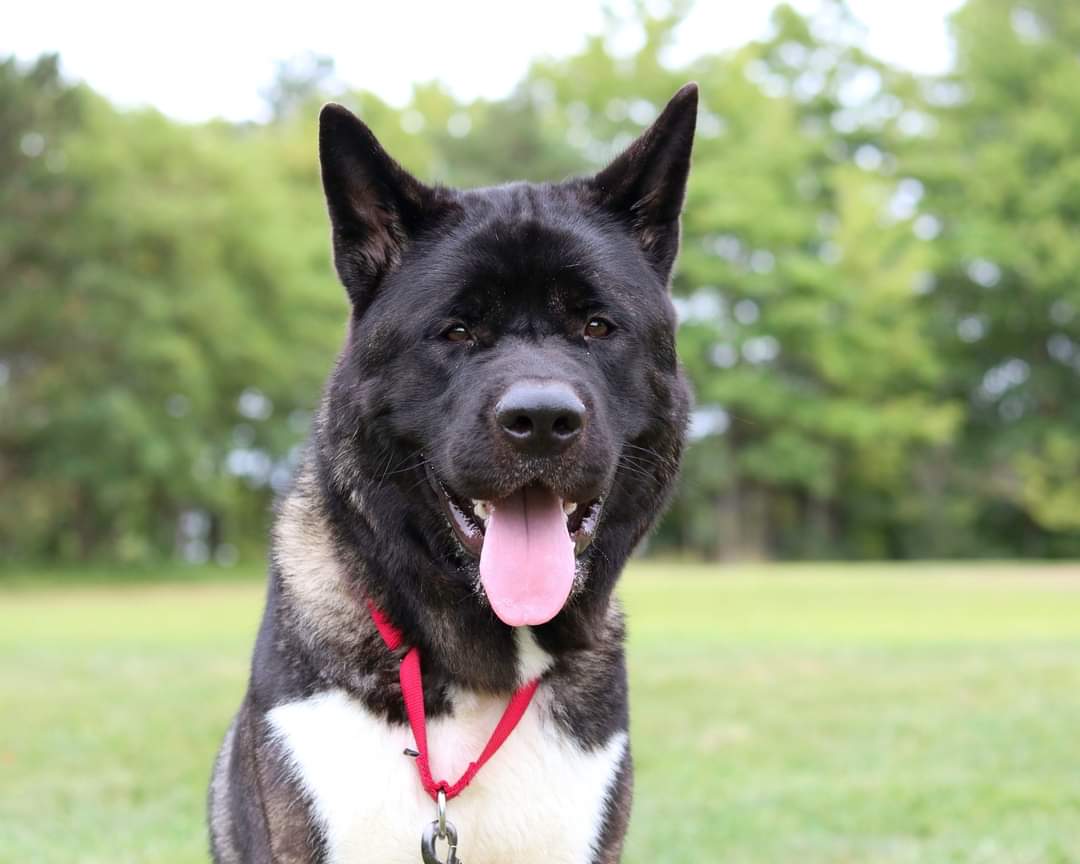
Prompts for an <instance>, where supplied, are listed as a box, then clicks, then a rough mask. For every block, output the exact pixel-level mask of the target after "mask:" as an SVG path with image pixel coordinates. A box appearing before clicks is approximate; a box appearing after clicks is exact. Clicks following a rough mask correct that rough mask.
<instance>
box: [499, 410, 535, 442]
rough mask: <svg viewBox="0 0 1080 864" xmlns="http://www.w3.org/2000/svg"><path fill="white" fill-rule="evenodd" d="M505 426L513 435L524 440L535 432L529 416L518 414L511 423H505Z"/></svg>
mask: <svg viewBox="0 0 1080 864" xmlns="http://www.w3.org/2000/svg"><path fill="white" fill-rule="evenodd" d="M503 426H504V428H505V429H506V431H507V432H509V433H510V434H511V435H517V436H519V437H522V438H523V437H525V436H526V435H531V434H532V431H533V422H532V420H531V419H530V418H529V416H528V415H527V414H518V415H516V416H515V417H513V418H512V419H511V420H510V422H509V423H504V424H503Z"/></svg>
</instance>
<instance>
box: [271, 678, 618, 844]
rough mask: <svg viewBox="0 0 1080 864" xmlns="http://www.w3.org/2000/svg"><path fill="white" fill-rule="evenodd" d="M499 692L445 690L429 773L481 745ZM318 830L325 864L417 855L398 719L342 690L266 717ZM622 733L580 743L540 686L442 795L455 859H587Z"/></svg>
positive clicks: (429, 811)
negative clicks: (501, 739) (472, 771)
mask: <svg viewBox="0 0 1080 864" xmlns="http://www.w3.org/2000/svg"><path fill="white" fill-rule="evenodd" d="M504 707H505V700H502V699H495V698H490V697H482V696H477V695H475V694H471V693H457V694H454V714H453V716H452V717H441V718H436V719H432V720H429V721H428V747H429V750H430V760H431V768H432V774H433V776H435V777H436V778H438V779H446V780H448V781H450V782H453V781H455V780H456V779H457V778H458V777H459V776H460V775H461V774H462V773H464V771H465V770H466V768H467V767H468V765H469V762H471V761H472V760H474V759H475V758H476V757H477V756H478V755H479V754H480V752H481V750H482V749H483V747H484V744H485V743H486V742H487V739H488V736H489V735H490V734H491V731H492V729H494V728H495V725H496V723H498V721H499V717H500V715H501V714H502V711H503V708H504ZM267 721H268V723H269V724H270V727H271V731H272V733H273V735H274V736H275V737H276V738H277V739H278V740H279V741H280V742H281V743H282V745H283V746H284V749H285V751H286V753H287V754H288V758H289V760H290V763H291V770H292V771H293V772H294V773H295V776H296V777H297V779H298V780H299V781H300V783H301V785H302V786H303V787H304V789H305V790H306V791H307V793H308V795H309V796H310V798H311V800H312V802H313V807H314V810H315V815H316V818H317V819H318V820H319V821H320V823H321V825H322V828H323V830H324V832H325V835H326V840H327V849H328V853H329V855H328V858H329V864H361V862H368V861H379V862H385V864H416V862H417V861H419V858H420V854H419V847H420V835H421V833H422V832H423V830H424V828H425V827H426V826H427V824H428V823H430V822H431V820H432V819H433V817H434V812H435V808H434V804H433V803H432V801H431V799H430V798H429V797H428V796H427V794H426V793H425V792H424V791H423V789H422V788H421V787H420V782H419V780H418V778H417V773H416V768H415V765H414V764H413V763H412V761H411V760H410V758H409V757H407V756H405V755H404V752H403V751H404V750H405V748H406V747H411V746H413V740H412V733H411V731H410V730H409V729H408V727H407V726H397V725H391V724H388V723H386V722H385V721H383V720H382V719H380V718H378V717H375V716H374V715H372V714H371V713H370V712H369V711H367V709H366V708H364V707H363V705H362V704H361V703H359V702H357V701H356V700H354V699H352V698H350V697H349V696H348V695H347V694H345V693H344V692H342V691H336V690H334V691H327V692H323V693H319V694H316V695H315V696H312V697H310V698H308V699H304V700H301V701H297V702H291V703H287V704H284V705H280V706H278V707H276V708H274V709H273V710H272V711H271V712H270V713H269V714H268V717H267ZM626 746H627V740H626V735H625V733H620V734H617V735H614V736H612V738H611V739H609V741H608V742H607V743H606V744H605V745H604V746H603V747H600V748H598V749H594V750H586V749H584V748H582V747H581V746H579V745H578V744H577V742H576V741H574V740H573V739H572V738H570V737H568V736H567V735H566V733H565V732H564V731H563V730H562V729H561V728H560V727H559V726H558V724H557V723H555V722H554V720H553V719H552V717H551V715H550V711H549V709H548V702H547V699H546V698H545V693H544V688H543V687H541V689H540V690H539V691H538V692H537V695H536V698H535V699H534V701H533V704H532V705H531V706H530V707H529V709H528V711H527V712H526V713H525V715H524V716H523V717H522V719H521V722H520V723H519V725H518V727H517V728H516V729H515V731H514V733H513V734H512V735H511V736H510V738H509V739H508V740H507V741H506V743H505V744H504V745H503V747H502V748H501V749H500V750H499V752H498V753H496V754H495V756H494V757H493V758H492V759H491V760H490V761H489V762H488V763H487V764H486V765H485V766H484V767H483V769H482V770H481V771H480V773H479V774H478V775H477V776H476V778H475V779H474V780H473V782H472V784H471V785H470V786H469V787H468V788H467V789H466V790H465V791H464V792H462V793H461V795H460V796H459V797H457V798H455V799H453V800H452V801H451V802H450V803H449V806H448V814H449V819H450V821H451V822H453V823H454V825H455V826H456V828H457V831H458V835H459V845H458V856H459V858H461V860H462V861H464V862H465V864H500V862H506V861H514V862H517V864H533V862H535V864H540V862H552V864H588V862H590V861H591V860H592V859H593V852H594V847H595V844H596V842H597V838H598V837H599V833H600V828H601V825H602V823H603V819H604V814H605V805H606V799H607V796H608V793H609V791H610V789H611V787H612V785H613V783H614V780H615V777H616V775H617V773H618V770H619V767H620V764H621V762H622V760H623V757H624V755H625V752H626Z"/></svg>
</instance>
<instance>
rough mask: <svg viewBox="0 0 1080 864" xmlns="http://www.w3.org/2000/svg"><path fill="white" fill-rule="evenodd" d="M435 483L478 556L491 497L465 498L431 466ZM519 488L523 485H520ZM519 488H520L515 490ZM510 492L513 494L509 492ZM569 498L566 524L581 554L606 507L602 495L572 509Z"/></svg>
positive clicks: (466, 545)
mask: <svg viewBox="0 0 1080 864" xmlns="http://www.w3.org/2000/svg"><path fill="white" fill-rule="evenodd" d="M428 471H429V476H430V479H431V484H432V486H434V487H435V491H436V494H437V496H438V498H439V500H440V501H441V502H442V505H443V510H444V511H445V514H446V516H447V521H448V522H449V523H450V527H451V528H452V529H453V531H454V535H455V536H456V537H457V540H458V542H459V543H460V544H461V547H462V548H463V549H464V550H465V551H466V552H467V553H468V554H469V555H470V556H472V557H473V558H479V557H480V552H481V550H482V549H483V547H484V528H485V523H486V522H487V519H488V517H489V516H490V513H491V508H492V503H491V501H487V500H481V499H474V498H463V497H462V496H460V495H457V494H456V493H455V492H453V491H452V490H451V489H450V487H449V486H447V485H446V483H444V482H443V481H442V480H441V479H440V478H439V476H438V475H437V474H435V472H434V471H432V470H431V469H430V468H429V469H428ZM519 488H520V487H519ZM513 491H517V490H513ZM507 494H512V492H511V493H507ZM570 503H572V502H569V501H567V502H566V505H565V506H564V512H565V513H566V528H567V531H568V532H569V533H570V539H572V540H573V541H574V554H575V555H580V554H581V553H582V552H584V551H585V550H586V549H587V548H588V547H589V544H590V543H592V541H593V538H594V537H595V536H596V529H597V527H598V524H599V521H600V513H601V510H602V509H603V504H604V499H603V496H597V497H595V498H593V499H591V500H589V501H585V502H582V503H577V504H575V506H574V507H573V509H572V510H571V509H570V508H569V506H568V505H569V504H570Z"/></svg>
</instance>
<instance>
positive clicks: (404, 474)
mask: <svg viewBox="0 0 1080 864" xmlns="http://www.w3.org/2000/svg"><path fill="white" fill-rule="evenodd" d="M696 106H697V90H696V87H694V86H693V85H688V86H687V87H685V88H683V89H682V90H680V91H679V93H678V94H676V96H675V97H674V98H673V99H672V100H671V102H670V103H669V105H668V106H667V108H666V109H665V110H664V112H663V113H662V114H661V116H660V117H659V119H658V120H657V121H656V123H655V124H654V125H653V126H652V127H651V128H650V129H649V130H648V131H646V132H645V133H644V134H643V135H642V136H641V138H640V139H638V141H636V142H635V143H634V144H633V145H631V146H630V148H629V149H628V150H627V151H626V152H624V153H623V154H622V155H621V156H619V157H618V158H617V159H616V160H615V161H614V162H613V163H612V164H611V165H610V166H609V167H608V168H606V169H605V170H604V171H602V172H601V173H600V174H598V175H596V176H595V177H592V178H585V179H574V180H570V181H566V182H564V183H554V184H541V185H534V184H526V183H517V184H510V185H506V186H499V187H494V188H487V189H476V190H467V191H459V190H451V189H444V188H431V187H428V186H426V185H424V184H423V183H421V182H420V181H418V180H416V179H415V178H413V177H412V176H410V175H409V174H408V173H407V172H406V171H405V170H404V169H403V168H401V166H399V165H398V164H397V163H395V162H394V161H393V160H392V159H391V158H390V157H389V156H388V155H387V154H386V153H385V152H384V151H383V149H382V148H381V147H380V145H379V144H378V142H377V141H376V139H375V137H374V136H373V135H372V133H371V131H370V130H369V129H368V128H367V127H366V126H365V125H364V124H363V123H362V122H360V121H359V120H358V119H357V118H356V117H354V116H353V115H352V114H351V113H349V112H348V111H347V110H346V109H344V108H342V107H340V106H337V105H328V106H326V108H324V109H323V112H322V115H321V118H320V127H319V151H320V159H321V162H322V172H323V185H324V188H325V192H326V198H327V203H328V210H329V213H330V219H331V224H332V236H333V249H334V261H335V264H336V268H337V271H338V274H339V276H340V278H341V281H342V282H343V284H344V286H345V288H346V290H347V292H348V295H349V298H350V301H351V303H352V314H351V318H350V322H349V328H348V334H347V337H346V341H345V346H344V348H343V350H342V352H341V355H340V357H339V359H338V362H337V365H336V367H335V369H334V370H333V373H332V374H331V377H330V380H329V383H328V385H327V389H326V393H325V396H324V401H323V407H322V410H321V412H320V415H319V418H318V420H317V422H316V424H315V428H314V430H313V433H312V440H311V445H310V447H309V450H308V455H307V458H306V460H305V465H304V468H303V469H302V471H301V474H300V478H299V480H298V484H299V486H298V489H297V490H294V492H293V493H292V495H291V496H289V498H288V499H287V500H286V501H285V502H284V504H283V505H282V507H283V513H282V515H280V516H279V521H278V526H279V528H278V532H277V534H276V537H275V544H274V554H273V562H272V566H271V574H270V587H269V595H268V602H267V608H266V614H265V617H264V621H263V625H262V628H261V630H260V633H259V638H258V642H257V646H256V652H255V658H254V662H253V668H252V678H251V684H250V688H249V694H248V698H247V701H246V702H245V705H244V707H243V709H242V710H241V713H240V715H239V716H238V718H237V724H239V725H238V726H237V729H238V731H237V733H236V734H235V735H234V736H233V740H232V751H233V755H232V759H231V760H230V763H231V764H230V765H229V766H226V768H227V769H228V772H229V775H230V777H231V778H232V783H231V784H230V786H229V789H230V792H229V795H228V796H227V798H228V804H227V805H225V806H226V807H227V809H229V810H230V811H233V812H232V815H229V814H226V815H225V816H220V814H219V821H222V822H223V823H228V824H229V825H231V826H232V827H231V829H230V830H232V832H233V834H234V835H235V836H234V840H233V842H232V844H231V845H232V847H233V848H234V849H241V850H255V851H242V852H241V853H240V855H239V857H235V856H233V857H230V856H229V855H228V854H226V853H225V852H223V851H222V848H221V845H220V843H219V842H218V841H217V839H215V841H214V848H215V856H216V860H218V861H221V862H226V861H233V860H239V861H262V860H268V859H266V858H265V856H264V855H263V854H262V853H261V852H259V851H258V850H259V849H261V848H270V846H271V845H272V844H273V838H271V837H267V836H264V833H261V832H266V831H268V830H270V829H267V828H266V827H265V826H263V827H262V828H259V827H258V825H256V824H254V822H255V821H257V820H255V819H254V816H253V815H252V814H253V813H255V814H257V813H258V808H256V807H254V805H253V804H252V803H251V800H250V799H251V797H252V795H254V794H256V792H257V791H258V789H259V786H258V784H254V785H253V784H252V783H251V782H247V781H245V779H244V778H249V779H250V778H251V777H257V776H258V774H259V772H260V771H262V772H266V771H270V775H268V776H272V777H277V776H278V775H275V774H273V771H272V770H271V769H270V768H267V767H262V765H260V764H259V763H260V760H261V761H262V763H263V764H269V763H270V762H273V760H274V756H275V754H274V745H273V744H272V743H271V742H269V741H268V740H266V738H265V733H260V731H259V729H260V728H261V727H260V726H259V724H258V723H257V722H253V718H256V719H257V718H261V717H262V716H265V713H266V712H267V711H268V710H270V709H271V708H272V707H273V706H274V705H277V704H281V703H283V702H286V701H289V700H292V699H296V698H300V697H303V696H307V695H311V694H313V693H317V692H319V691H321V690H325V689H327V688H331V687H334V688H343V689H345V690H347V691H348V692H350V693H352V694H353V695H354V696H356V697H357V698H358V699H360V700H362V701H363V702H364V703H365V705H366V706H367V707H368V708H369V709H370V710H371V711H373V712H376V713H377V714H379V715H382V716H385V717H387V718H388V719H389V720H391V722H404V716H403V709H402V704H401V696H400V691H399V689H398V685H397V658H396V657H392V656H390V654H389V652H387V650H386V649H385V647H384V646H383V645H382V643H381V641H380V640H379V638H378V635H377V634H376V633H375V631H374V629H373V628H372V626H371V623H370V620H369V617H368V614H367V611H366V608H365V600H366V598H371V599H373V600H374V601H375V602H376V603H377V604H378V605H379V606H380V607H381V608H382V609H383V610H384V611H385V613H386V614H387V615H388V616H389V617H390V619H391V620H392V621H393V622H394V623H395V624H396V625H397V626H398V627H399V628H400V629H401V630H402V631H403V632H404V633H405V634H406V637H407V640H408V642H409V643H410V644H412V645H417V646H419V648H420V650H421V653H422V656H423V663H424V683H425V689H426V696H427V699H428V705H427V710H428V713H429V715H431V716H438V715H439V714H445V713H448V712H452V710H453V708H452V705H451V704H449V702H448V701H447V699H446V693H447V690H448V688H449V686H450V685H451V684H453V685H456V686H459V687H465V688H470V689H474V690H478V691H484V692H492V693H509V692H510V691H512V690H513V688H514V687H515V686H516V685H517V684H518V683H519V682H518V680H517V675H518V672H517V665H516V659H517V658H516V648H515V642H514V638H513V631H512V629H511V628H510V627H508V626H507V625H505V624H503V623H502V622H501V621H500V620H499V619H498V618H497V617H496V616H495V614H494V613H493V612H492V610H491V609H490V607H489V606H488V605H487V603H486V602H485V599H484V596H483V594H482V592H480V591H478V590H477V587H476V586H477V580H478V571H477V563H476V560H475V558H474V557H473V556H472V555H470V554H469V553H468V552H467V551H466V549H465V548H464V547H463V546H462V544H461V543H459V542H458V540H457V538H456V536H455V534H454V532H453V531H452V530H451V527H450V525H449V523H448V520H447V517H446V509H445V506H446V505H445V501H444V500H442V493H441V492H440V488H441V486H445V488H446V489H448V490H450V492H451V493H452V494H453V495H455V496H457V497H459V498H460V499H464V500H468V499H484V500H490V499H497V498H500V497H502V496H505V495H507V494H509V493H510V492H512V491H514V490H516V489H518V488H520V487H521V486H523V485H525V484H528V483H540V484H543V485H546V486H548V487H549V488H551V489H552V490H553V491H555V492H556V493H557V494H558V495H559V496H560V497H562V498H563V499H565V500H572V501H578V502H586V501H591V500H593V499H597V498H601V499H602V501H603V509H602V511H601V518H600V523H599V527H598V530H597V532H596V534H595V537H594V539H593V541H592V543H591V545H589V546H588V547H587V548H586V549H585V550H584V552H583V553H582V554H581V556H580V566H579V571H580V573H582V574H583V576H582V577H580V578H579V584H578V585H577V586H576V590H575V592H574V593H573V594H572V596H571V598H570V600H569V601H568V603H567V605H566V607H565V608H564V609H563V611H562V612H561V613H560V614H559V615H558V616H557V617H556V618H554V619H553V620H552V621H550V622H549V623H547V624H543V625H540V626H538V627H535V628H534V634H535V636H536V638H537V641H538V642H539V644H540V645H541V647H543V648H544V649H545V650H546V651H547V652H548V653H550V654H551V655H552V656H553V657H554V658H555V664H554V666H553V667H552V668H551V669H550V670H549V672H548V673H547V675H546V676H545V686H547V687H549V688H550V691H551V693H552V697H553V705H554V715H555V719H556V720H557V721H558V722H559V723H560V724H562V726H563V727H564V729H565V731H566V734H568V735H571V736H573V737H574V738H576V739H577V740H578V741H579V743H580V744H582V746H585V747H595V746H600V745H602V744H603V743H604V742H605V741H607V740H608V739H609V738H610V736H611V735H612V734H613V733H615V732H617V731H620V730H625V729H626V728H627V725H628V715H627V693H626V673H625V664H624V659H623V649H622V641H623V628H622V622H621V616H620V615H619V614H618V613H617V611H615V610H613V609H612V606H611V592H612V589H613V588H614V585H615V581H616V579H617V577H618V575H619V573H620V571H621V570H622V567H623V565H624V564H625V562H626V560H627V558H628V556H629V555H630V553H631V552H632V550H633V549H634V547H635V545H636V544H637V543H638V541H639V540H640V539H641V538H642V536H643V535H644V534H645V532H646V531H648V530H649V528H650V527H651V526H652V525H653V523H654V522H655V520H656V518H657V517H658V515H659V513H660V512H661V510H662V508H663V506H664V503H665V501H666V499H667V497H668V495H669V493H670V492H671V489H672V485H673V483H674V480H675V477H676V473H677V470H678V464H679V458H680V454H681V449H682V443H683V435H684V427H685V424H686V419H687V412H688V405H689V397H688V391H687V387H686V384H685V382H684V379H683V377H682V375H681V372H680V370H679V366H678V362H677V359H676V355H675V342H674V333H675V323H676V322H675V314H674V311H673V308H672V304H671V302H670V298H669V295H668V280H669V278H670V273H671V268H672V265H673V262H674V259H675V255H676V252H677V249H678V237H679V224H678V222H679V212H680V210H681V207H682V204H683V197H684V193H685V185H686V180H687V174H688V171H689V166H690V152H691V144H692V139H693V131H694V122H695V116H696ZM597 316H599V317H601V318H603V319H604V321H605V322H608V323H610V325H611V329H610V333H609V334H607V335H606V336H604V337H603V338H599V337H597V338H592V337H588V336H586V335H585V331H586V325H587V323H588V322H589V321H590V319H592V318H594V317H597ZM455 326H460V327H463V328H464V332H465V333H466V334H467V336H468V338H467V339H464V340H460V341H451V340H450V339H448V338H447V333H448V331H449V330H450V329H452V328H453V327H455ZM525 377H529V378H541V379H545V380H554V381H559V382H562V383H564V384H566V385H568V386H569V387H570V388H572V389H573V390H574V392H575V393H576V394H577V395H578V397H579V398H580V400H581V401H582V403H584V405H585V409H586V422H585V426H584V428H583V431H582V434H581V435H580V436H579V437H578V438H577V439H576V440H575V441H574V443H573V445H572V446H570V447H569V448H568V449H567V450H565V451H564V452H561V453H559V454H553V455H548V456H542V455H541V456H535V455H528V454H523V453H521V452H518V451H516V450H514V449H513V448H512V447H511V446H508V445H507V443H506V441H505V440H504V436H502V435H500V431H499V428H498V425H497V424H496V423H495V421H494V418H493V413H494V405H495V403H496V401H497V400H498V399H499V397H500V395H501V394H503V393H504V392H505V391H506V390H507V388H508V387H509V386H510V385H511V384H512V383H514V382H516V381H519V380H521V379H523V378H525ZM440 484H441V485H440ZM282 532H288V534H287V536H284V537H283V533H282ZM298 538H299V539H298ZM308 542H310V543H312V544H316V545H313V546H312V553H313V554H314V553H315V552H316V551H319V550H321V548H322V547H321V546H318V545H317V544H332V546H333V551H334V558H335V560H336V561H337V562H338V563H339V565H340V576H339V577H338V578H339V581H338V582H335V583H334V584H333V585H332V586H331V589H332V591H333V592H335V593H334V595H333V596H334V597H335V598H336V600H335V602H334V603H332V604H330V605H328V606H327V607H326V608H325V609H321V611H320V608H321V607H320V608H316V606H317V605H318V604H316V603H315V601H314V600H311V601H310V602H309V600H308V599H306V598H305V594H304V592H303V591H299V592H297V591H295V590H294V591H293V592H292V593H290V591H288V590H286V587H287V586H286V583H287V582H288V579H289V577H290V575H291V573H290V568H295V567H296V563H295V562H296V551H295V550H296V546H297V544H298V543H300V544H301V546H302V544H303V543H308ZM286 545H288V550H287V551H285V548H284V547H285V546H286ZM332 578H333V577H331V576H329V575H328V576H327V579H332ZM238 746H239V747H240V748H241V750H238V749H237V748H238ZM245 760H246V761H245ZM245 765H246V766H247V767H246V768H245ZM252 766H257V767H258V770H256V769H255V768H253V767H252ZM222 770H226V769H222ZM275 782H279V783H285V782H286V780H284V779H280V778H278V780H275ZM358 782H361V781H360V779H359V778H358ZM263 785H264V786H265V781H264V784H263ZM271 785H273V784H271ZM630 786H631V771H630V762H629V756H628V757H627V760H626V763H625V764H624V766H623V769H622V770H621V771H620V776H619V780H618V783H617V784H616V789H615V794H614V795H613V797H612V800H611V801H609V808H608V810H609V815H608V820H607V825H606V827H605V829H604V832H603V837H602V839H603V849H602V852H601V855H600V857H599V859H598V860H600V861H604V862H608V861H615V860H617V859H618V854H619V850H620V849H621V844H622V837H623V834H624V832H625V826H626V818H627V815H628V807H629V794H630ZM260 794H264V795H265V794H266V793H265V792H263V793H260ZM212 799H213V796H212ZM216 806H218V807H219V808H220V807H221V806H222V805H220V804H218V805H216ZM304 812H306V809H305V811H304ZM211 816H212V820H213V819H214V818H215V804H214V802H213V800H212V802H211ZM296 831H299V829H296V830H295V831H294V834H293V837H294V838H295V837H297V836H301V835H302V836H305V837H308V838H309V840H310V845H311V854H310V856H309V858H308V859H303V858H298V859H297V860H319V857H320V854H321V853H320V852H319V851H318V849H319V839H318V830H317V826H311V825H306V826H305V828H304V830H303V831H299V833H296ZM305 832H306V833H305ZM253 837H254V838H256V839H252V838H253ZM260 837H261V840H259V839H258V838H260ZM290 842H294V841H290ZM260 843H261V844H262V845H261V846H260V845H259V844H260ZM286 845H287V844H286Z"/></svg>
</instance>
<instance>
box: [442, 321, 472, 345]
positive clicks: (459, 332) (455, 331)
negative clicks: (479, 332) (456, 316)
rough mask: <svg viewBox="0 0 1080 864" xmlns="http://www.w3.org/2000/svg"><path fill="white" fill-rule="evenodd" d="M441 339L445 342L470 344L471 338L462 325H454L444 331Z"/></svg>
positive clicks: (470, 334)
mask: <svg viewBox="0 0 1080 864" xmlns="http://www.w3.org/2000/svg"><path fill="white" fill-rule="evenodd" d="M443 338H444V339H445V340H446V341H447V342H471V341H472V338H473V337H472V333H470V332H469V331H468V329H467V328H466V327H465V325H464V324H454V325H452V326H450V327H448V328H447V329H446V331H445V332H444V333H443Z"/></svg>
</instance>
